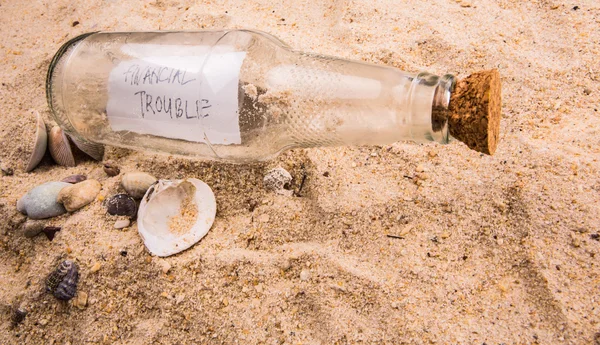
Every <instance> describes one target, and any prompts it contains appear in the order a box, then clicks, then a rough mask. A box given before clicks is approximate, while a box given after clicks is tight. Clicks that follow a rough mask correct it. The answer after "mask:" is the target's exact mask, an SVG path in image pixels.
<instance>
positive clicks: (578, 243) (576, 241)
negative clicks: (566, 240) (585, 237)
mask: <svg viewBox="0 0 600 345" xmlns="http://www.w3.org/2000/svg"><path fill="white" fill-rule="evenodd" d="M571 244H572V245H573V247H575V248H579V247H581V240H580V239H579V238H578V237H577V236H576V235H574V234H573V233H571Z"/></svg>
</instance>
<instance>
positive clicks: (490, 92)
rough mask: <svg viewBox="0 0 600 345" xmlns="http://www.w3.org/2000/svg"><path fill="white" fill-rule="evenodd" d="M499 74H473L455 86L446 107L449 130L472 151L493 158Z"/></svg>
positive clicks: (497, 128)
mask: <svg viewBox="0 0 600 345" xmlns="http://www.w3.org/2000/svg"><path fill="white" fill-rule="evenodd" d="M501 105H502V102H501V86H500V74H499V73H498V70H496V69H493V70H489V71H482V72H477V73H473V74H471V75H470V76H468V77H466V78H465V79H462V80H459V81H458V82H457V83H456V86H455V89H454V91H453V92H452V95H451V96H450V104H449V107H448V130H449V131H450V135H452V136H453V137H454V138H456V139H458V140H460V141H462V142H463V143H465V144H467V146H469V147H470V148H471V149H473V150H475V151H479V152H483V153H486V154H489V155H492V154H494V152H495V151H496V146H497V145H498V139H499V135H500V111H501Z"/></svg>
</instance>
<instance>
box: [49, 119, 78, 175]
mask: <svg viewBox="0 0 600 345" xmlns="http://www.w3.org/2000/svg"><path fill="white" fill-rule="evenodd" d="M48 149H49V150H50V155H51V156H52V158H53V159H54V161H55V162H56V163H57V164H58V165H62V166H66V167H74V166H75V157H73V152H72V151H71V144H69V138H67V135H66V134H65V132H64V131H63V130H62V128H60V127H58V126H54V127H52V129H51V130H50V135H48Z"/></svg>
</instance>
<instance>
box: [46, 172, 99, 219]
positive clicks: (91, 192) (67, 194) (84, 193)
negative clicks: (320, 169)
mask: <svg viewBox="0 0 600 345" xmlns="http://www.w3.org/2000/svg"><path fill="white" fill-rule="evenodd" d="M100 189H102V185H101V184H100V182H98V181H96V180H86V181H83V182H80V183H77V184H71V185H69V186H68V187H65V188H63V189H62V190H61V191H60V193H58V196H57V198H56V201H58V202H60V203H61V204H63V205H64V206H65V208H66V209H67V211H69V212H73V211H76V210H78V209H80V208H82V207H83V206H85V205H87V204H89V203H91V202H92V201H94V199H96V196H97V195H98V193H100Z"/></svg>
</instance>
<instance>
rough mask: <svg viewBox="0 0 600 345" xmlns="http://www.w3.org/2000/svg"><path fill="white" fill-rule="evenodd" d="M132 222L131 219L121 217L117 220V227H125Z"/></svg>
mask: <svg viewBox="0 0 600 345" xmlns="http://www.w3.org/2000/svg"><path fill="white" fill-rule="evenodd" d="M129 224H130V222H129V219H120V220H117V221H116V222H115V229H123V228H126V227H128V226H129Z"/></svg>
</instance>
